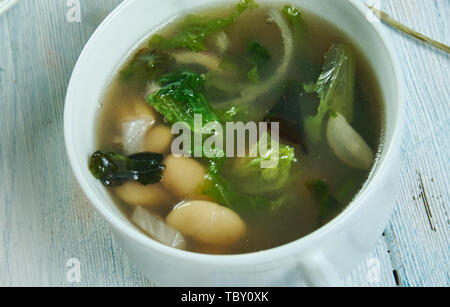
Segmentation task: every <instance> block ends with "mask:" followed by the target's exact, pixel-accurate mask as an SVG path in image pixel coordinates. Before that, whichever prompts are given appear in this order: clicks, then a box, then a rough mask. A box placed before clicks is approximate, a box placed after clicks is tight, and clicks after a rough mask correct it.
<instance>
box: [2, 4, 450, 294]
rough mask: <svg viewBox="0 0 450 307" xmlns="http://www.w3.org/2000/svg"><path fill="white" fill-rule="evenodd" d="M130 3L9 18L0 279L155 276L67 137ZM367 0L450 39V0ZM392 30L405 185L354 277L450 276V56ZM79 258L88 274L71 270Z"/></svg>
mask: <svg viewBox="0 0 450 307" xmlns="http://www.w3.org/2000/svg"><path fill="white" fill-rule="evenodd" d="M120 2H121V1H120V0H81V2H80V3H81V13H82V16H81V23H76V22H75V23H69V22H67V20H66V13H67V11H68V10H69V7H68V6H67V5H66V4H67V1H65V0H20V1H19V3H18V4H17V5H16V6H15V7H13V8H12V9H10V10H9V11H8V12H7V13H5V14H4V15H1V16H0V123H1V129H0V286H72V285H75V286H149V285H152V283H151V280H148V279H147V278H145V277H144V276H143V275H142V274H141V273H139V272H138V271H137V270H136V269H135V268H134V266H133V264H132V263H130V262H129V261H128V259H127V258H126V257H125V255H124V253H123V252H122V250H121V249H120V248H119V247H118V245H117V243H116V241H115V240H114V238H113V237H112V234H111V232H110V229H109V228H108V226H107V224H106V222H105V221H103V220H102V219H101V218H100V217H99V216H98V214H97V213H96V212H95V211H94V210H93V208H92V207H91V206H90V205H89V203H88V202H87V200H86V198H85V197H84V195H83V193H82V192H81V191H80V189H79V187H78V185H77V183H76V182H75V178H74V177H73V175H72V173H71V170H70V167H69V164H68V161H67V157H66V153H65V148H64V143H63V108H64V98H65V92H66V87H67V84H68V81H69V78H70V74H71V72H72V69H73V67H74V65H75V62H76V59H77V58H78V55H79V54H80V52H81V50H82V48H83V46H84V44H85V43H86V42H87V40H88V39H89V36H90V35H91V34H92V33H93V31H94V30H95V28H96V27H97V26H98V25H99V24H100V22H101V21H102V20H103V19H104V17H106V15H107V14H108V13H109V12H110V11H111V10H113V9H114V7H116V6H117V5H118V4H119V3H120ZM366 2H370V3H371V4H373V5H374V6H376V7H378V8H380V9H382V10H384V11H386V12H388V13H389V14H390V15H391V16H392V17H394V18H396V19H397V20H399V21H401V22H403V23H404V24H406V25H407V26H410V27H412V28H414V29H416V30H418V31H420V32H422V33H424V34H426V35H428V36H430V37H432V38H434V39H437V40H440V41H442V42H444V43H446V44H450V28H449V27H450V1H449V0H378V1H376V0H375V1H366ZM386 31H387V32H388V33H389V35H390V37H391V38H392V40H393V44H394V46H395V48H396V50H397V51H398V55H399V58H400V62H401V66H402V69H403V73H404V76H405V81H406V86H407V97H406V99H407V101H406V118H407V119H406V120H407V122H406V128H405V134H404V141H403V146H402V165H401V179H400V182H399V183H400V188H399V191H398V196H397V204H396V208H395V212H394V214H393V216H392V218H391V221H390V222H389V225H388V227H387V229H386V231H385V235H384V236H383V237H382V238H380V240H379V242H378V244H377V246H376V247H374V249H373V250H372V252H371V253H370V255H368V256H367V260H366V261H365V262H364V263H361V264H360V265H359V266H358V267H357V268H355V270H354V271H353V272H352V273H351V274H350V275H349V276H348V277H347V278H346V280H345V282H346V284H347V285H349V286H395V285H396V284H398V285H400V286H449V285H450V276H449V272H450V270H449V266H450V251H449V238H450V236H449V204H450V195H449V190H450V183H449V175H448V174H449V173H450V167H449V153H450V140H449V136H450V135H449V132H450V131H449V130H450V108H449V106H450V105H449V100H450V85H449V80H450V61H449V55H447V54H445V53H443V52H440V51H437V50H435V49H432V48H430V47H427V46H424V45H423V44H422V43H419V42H417V41H415V40H412V39H410V38H408V37H405V36H404V35H403V34H400V33H399V32H397V31H395V30H392V29H389V28H388V27H386ZM425 195H426V197H425ZM425 200H427V201H425ZM426 203H428V205H426ZM71 258H78V259H79V260H80V265H81V282H80V283H75V284H73V283H69V282H68V281H67V279H66V273H67V271H68V269H69V268H68V267H67V261H68V260H69V259H71ZM393 271H395V272H396V274H397V276H398V280H397V281H396V280H395V278H394V274H393Z"/></svg>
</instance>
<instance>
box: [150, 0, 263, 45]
mask: <svg viewBox="0 0 450 307" xmlns="http://www.w3.org/2000/svg"><path fill="white" fill-rule="evenodd" d="M256 7H257V4H256V3H255V1H254V0H241V1H240V2H239V3H238V5H237V7H236V8H235V10H234V11H233V12H232V13H231V15H230V16H226V17H221V18H213V19H208V18H205V17H203V16H196V15H189V16H187V17H186V19H185V20H184V22H183V24H184V26H183V28H182V30H181V31H180V32H178V33H176V34H175V35H174V36H172V37H171V38H168V39H166V38H164V37H162V36H161V35H154V36H153V37H152V38H151V39H150V42H149V44H150V46H151V47H153V48H158V49H160V50H170V49H181V48H185V49H191V50H193V51H205V50H206V46H205V44H204V42H205V40H206V39H207V38H208V37H210V36H211V35H212V34H215V33H218V32H220V31H222V30H223V29H225V28H226V27H228V26H231V25H233V24H234V23H235V22H236V20H237V18H238V17H239V16H240V15H241V14H242V13H243V12H245V11H246V10H247V9H253V8H256Z"/></svg>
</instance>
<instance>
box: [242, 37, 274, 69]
mask: <svg viewBox="0 0 450 307" xmlns="http://www.w3.org/2000/svg"><path fill="white" fill-rule="evenodd" d="M247 53H248V56H247V62H248V63H249V64H250V65H252V66H259V67H261V66H264V65H265V64H267V62H269V61H270V59H271V56H270V53H269V51H268V50H267V48H266V47H264V46H263V45H261V44H260V43H258V42H255V41H251V42H250V43H249V44H248V46H247Z"/></svg>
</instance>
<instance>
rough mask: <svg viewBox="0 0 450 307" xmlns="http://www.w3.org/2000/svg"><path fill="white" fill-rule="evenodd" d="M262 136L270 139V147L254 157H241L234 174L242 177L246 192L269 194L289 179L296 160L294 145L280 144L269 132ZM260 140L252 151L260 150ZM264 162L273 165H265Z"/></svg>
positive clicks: (241, 180) (241, 185) (242, 187)
mask: <svg viewBox="0 0 450 307" xmlns="http://www.w3.org/2000/svg"><path fill="white" fill-rule="evenodd" d="M262 138H266V140H268V142H267V143H268V144H267V145H268V146H267V147H268V149H267V150H266V151H265V152H263V153H261V152H259V154H258V155H257V157H254V158H252V157H246V158H239V159H238V160H237V163H236V164H235V165H234V168H233V173H234V175H235V176H237V177H239V178H240V189H241V190H242V191H243V192H245V193H249V194H267V193H269V192H274V191H278V190H280V189H281V188H282V187H283V186H284V185H285V184H286V182H287V181H288V179H289V173H290V170H291V166H292V163H293V162H295V161H296V159H295V153H294V148H293V147H290V146H287V145H283V144H279V142H278V141H277V140H275V139H274V138H272V137H271V136H270V135H269V134H268V133H266V134H264V135H263V136H262ZM262 138H261V139H262ZM261 139H260V142H261ZM260 142H258V143H256V144H254V145H253V146H252V147H251V148H250V152H258V148H260ZM264 162H266V163H267V164H268V165H269V164H271V165H270V166H268V167H265V166H264V165H263V163H264Z"/></svg>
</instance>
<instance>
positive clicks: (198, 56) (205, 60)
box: [170, 51, 222, 72]
mask: <svg viewBox="0 0 450 307" xmlns="http://www.w3.org/2000/svg"><path fill="white" fill-rule="evenodd" d="M170 56H171V57H173V58H174V59H175V61H176V62H177V63H178V64H197V65H201V66H204V67H205V68H207V69H208V70H210V71H215V72H221V71H222V69H221V68H220V63H221V61H220V59H219V58H218V57H217V56H216V55H215V54H212V53H206V52H194V51H175V52H171V53H170Z"/></svg>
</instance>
